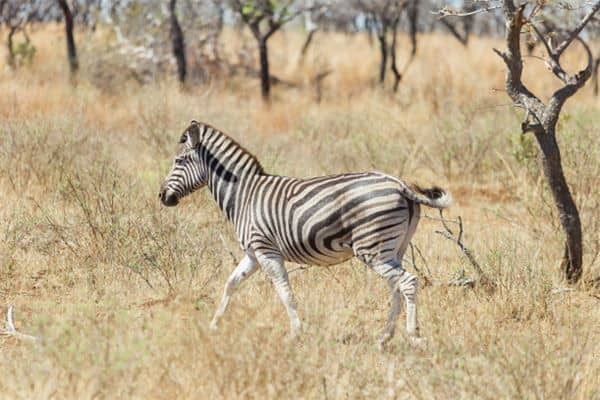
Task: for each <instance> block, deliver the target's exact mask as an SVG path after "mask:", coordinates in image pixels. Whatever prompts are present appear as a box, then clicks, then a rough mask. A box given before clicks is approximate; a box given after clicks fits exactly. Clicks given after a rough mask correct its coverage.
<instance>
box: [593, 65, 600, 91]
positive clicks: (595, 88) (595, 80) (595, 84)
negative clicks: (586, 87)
mask: <svg viewBox="0 0 600 400" xmlns="http://www.w3.org/2000/svg"><path fill="white" fill-rule="evenodd" d="M598 69H600V57H598V58H596V60H595V61H594V68H593V69H592V88H593V91H594V96H598Z"/></svg>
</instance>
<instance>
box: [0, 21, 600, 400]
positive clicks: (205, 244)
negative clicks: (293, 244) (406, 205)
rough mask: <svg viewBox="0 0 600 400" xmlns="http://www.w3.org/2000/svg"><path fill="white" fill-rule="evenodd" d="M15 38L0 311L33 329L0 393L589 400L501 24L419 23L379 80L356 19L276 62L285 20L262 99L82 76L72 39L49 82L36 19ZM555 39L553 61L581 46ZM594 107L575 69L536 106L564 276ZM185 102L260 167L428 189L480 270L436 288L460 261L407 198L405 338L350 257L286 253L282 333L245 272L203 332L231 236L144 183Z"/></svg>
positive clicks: (592, 390) (3, 114)
mask: <svg viewBox="0 0 600 400" xmlns="http://www.w3.org/2000/svg"><path fill="white" fill-rule="evenodd" d="M81 35H83V33H82V34H81ZM3 37H4V36H3ZM80 37H81V36H80ZM32 40H33V42H34V44H35V45H36V47H37V54H36V56H35V59H34V64H33V65H31V66H28V67H27V66H26V67H23V68H21V69H19V70H18V71H16V72H13V71H10V70H9V69H8V68H6V66H5V64H1V65H0V311H1V313H2V315H4V313H5V312H6V309H7V307H8V305H10V304H12V305H14V309H15V323H16V325H17V329H18V330H19V331H20V332H22V333H27V334H31V335H36V336H38V337H39V338H40V340H38V341H37V342H31V341H27V340H20V339H18V338H15V337H10V336H6V337H0V398H2V399H4V398H6V399H48V398H53V399H66V398H69V399H70V398H73V399H92V398H94V399H98V398H105V399H116V398H127V399H129V398H132V399H135V398H138V399H142V398H143V399H175V398H178V399H220V398H223V399H237V398H256V399H264V398H270V399H271V398H272V399H281V398H307V399H313V398H319V399H356V398H369V399H380V398H390V399H391V398H397V399H413V398H414V399H474V398H477V399H586V400H587V399H600V292H599V291H598V289H597V288H593V287H591V286H590V285H588V284H586V283H581V284H579V285H577V286H575V287H572V288H571V289H572V290H561V289H562V288H565V287H566V284H565V282H564V281H563V280H562V275H561V273H560V270H559V263H560V258H561V255H562V234H561V231H560V229H559V226H558V218H557V215H556V211H555V209H554V206H553V203H552V199H551V196H550V193H549V191H548V189H547V187H546V186H545V182H544V180H543V178H542V177H541V174H540V169H539V168H538V166H537V162H536V153H537V151H536V145H535V143H534V142H533V141H532V140H531V139H532V138H531V137H528V136H522V135H521V133H520V118H521V114H520V112H519V111H518V110H515V109H513V107H511V106H510V105H509V100H508V98H507V96H506V94H505V93H504V92H503V91H502V89H503V79H504V70H503V65H502V63H501V60H500V59H499V58H498V57H497V56H495V55H494V53H493V52H492V47H494V46H496V47H503V44H502V42H501V41H496V40H491V39H474V40H473V42H472V43H471V44H470V47H469V48H468V49H464V48H462V47H461V46H460V45H459V44H458V43H457V42H456V41H454V40H452V39H450V38H449V37H446V36H441V35H440V36H437V35H426V36H423V37H421V40H420V48H419V53H418V57H417V59H416V60H415V61H414V63H413V64H412V65H411V67H410V69H409V70H408V71H407V73H406V76H405V78H404V80H403V81H402V83H401V85H400V89H399V91H398V93H396V94H392V93H391V89H390V87H389V86H390V85H391V82H390V83H388V87H386V88H385V89H382V88H380V87H378V86H377V85H375V84H374V77H375V76H376V72H377V62H378V58H377V56H378V52H377V48H375V47H370V46H369V44H368V41H367V40H366V38H365V37H360V36H354V37H353V36H345V35H341V34H340V35H338V34H333V33H331V34H322V33H319V34H318V35H317V37H316V38H315V43H314V47H313V48H312V49H311V55H310V56H309V58H308V59H307V60H306V62H305V63H304V64H303V65H302V66H299V65H298V62H297V54H298V52H299V48H300V45H301V41H302V36H301V35H300V34H295V33H293V32H286V33H280V34H277V35H276V36H275V37H274V38H273V40H272V42H271V44H270V46H271V47H270V50H271V56H272V71H273V73H274V74H276V75H278V76H279V77H282V78H285V79H288V80H293V81H296V82H303V85H302V86H301V87H300V88H297V89H288V88H280V87H275V88H274V94H273V104H272V106H271V107H265V106H263V105H262V104H261V101H260V98H259V88H258V82H257V81H256V80H255V79H253V80H251V81H248V80H245V79H243V78H235V79H231V80H227V81H213V82H211V83H209V84H206V85H195V86H193V87H191V88H188V89H186V90H181V89H180V88H179V86H178V85H177V83H176V82H174V81H172V80H171V79H162V80H160V81H157V82H156V83H153V84H150V85H146V86H143V87H140V86H138V85H135V84H124V85H123V86H120V87H118V88H116V89H115V88H114V87H113V88H112V89H111V90H106V89H102V88H98V87H97V86H94V85H92V84H91V83H90V82H91V79H88V75H87V74H88V72H87V71H88V69H87V66H88V65H89V63H90V60H93V57H95V56H96V52H95V51H94V50H93V48H92V47H91V46H86V45H83V44H82V45H80V58H81V63H82V70H81V73H80V77H79V82H78V84H77V86H76V87H73V86H72V85H70V84H69V78H68V70H67V64H66V56H65V54H64V52H65V50H64V47H65V46H64V42H63V40H64V38H63V35H62V30H61V29H60V27H48V28H45V29H40V30H38V31H36V32H34V34H33V36H32ZM91 40H92V41H93V38H92V39H91ZM406 43H407V40H406V39H405V38H403V39H402V41H401V46H402V47H401V50H400V57H401V62H400V63H401V64H402V59H403V57H406V49H407V45H406ZM236 45H237V44H236V40H235V38H234V36H233V33H228V36H227V46H228V47H230V48H231V49H234V48H235V46H236ZM57 49H59V50H57ZM232 54H233V50H232ZM567 57H569V59H570V63H569V65H571V66H577V65H578V61H580V58H581V53H579V52H578V51H577V50H575V49H574V50H573V52H572V53H571V54H568V55H567ZM0 58H1V59H2V62H3V63H4V60H5V59H6V57H5V54H3V53H2V54H0ZM525 62H526V73H527V75H526V82H527V83H528V84H529V85H530V86H531V87H532V88H533V90H534V92H536V93H538V94H539V95H540V96H547V95H548V94H549V93H551V90H552V89H553V88H556V87H558V84H559V82H558V81H557V80H556V79H554V78H553V77H552V76H551V74H550V73H549V72H548V71H546V70H545V68H544V66H543V62H541V61H539V60H537V59H535V58H528V59H526V60H525ZM322 67H328V68H331V69H332V70H333V71H334V73H333V74H332V75H331V76H330V77H328V78H327V79H326V80H325V84H324V97H323V101H322V102H321V103H320V104H317V102H315V100H314V89H313V88H312V87H311V86H310V84H309V83H307V82H308V78H307V77H309V76H310V75H311V74H313V73H314V72H315V71H317V70H318V68H322ZM107 84H108V82H107ZM495 89H498V90H495ZM599 107H600V100H599V99H598V98H595V97H593V95H592V91H591V88H590V87H589V86H588V87H585V88H584V89H582V90H581V91H580V93H578V94H577V95H576V96H575V97H574V98H572V99H571V100H570V101H569V102H568V103H567V105H566V107H565V109H564V111H563V113H562V117H561V120H560V123H559V140H560V144H561V147H562V151H563V153H562V156H563V163H564V168H565V173H566V175H567V179H568V181H569V183H570V185H571V188H572V190H573V192H574V196H575V198H576V201H577V204H578V206H579V209H580V212H581V217H582V220H583V225H584V235H585V239H584V240H585V242H584V246H585V253H584V266H585V272H584V281H586V280H590V279H592V278H595V277H597V276H599V275H600V256H599V253H600V218H599V217H600V211H599V210H600V145H599V139H598V138H599V137H600V112H599ZM191 119H198V120H201V121H205V122H209V123H211V124H213V125H215V126H216V127H219V128H221V129H223V130H224V131H226V132H229V133H230V134H231V135H232V136H233V137H234V138H236V139H237V140H238V141H239V142H241V143H242V144H244V145H245V146H246V147H247V148H248V149H250V150H251V151H253V152H254V153H255V154H256V156H257V157H258V158H259V159H260V160H261V161H262V163H263V165H264V166H265V168H266V169H267V170H268V171H270V172H272V173H276V174H281V175H293V176H300V177H308V176H314V175H321V174H329V173H337V172H346V171H360V170H372V169H377V170H382V171H385V172H388V173H391V174H393V175H396V176H400V177H403V178H404V179H406V180H408V181H414V182H419V183H421V184H423V185H429V184H439V185H441V186H442V187H444V188H447V189H448V190H449V191H451V192H452V194H453V196H454V198H455V204H454V206H453V207H452V208H451V209H450V210H448V212H446V213H445V215H446V217H448V218H456V217H458V216H462V218H463V221H464V227H465V243H466V244H467V245H468V246H469V247H470V248H471V249H472V251H473V253H474V255H475V257H476V258H477V259H478V261H479V262H480V264H481V265H482V267H483V269H484V270H485V272H486V274H488V276H489V277H490V278H491V279H493V280H494V281H496V282H497V283H498V289H497V290H496V291H495V292H494V293H492V294H488V293H486V291H484V290H483V289H480V288H475V289H470V288H464V287H454V286H449V285H448V284H447V283H448V282H449V281H451V280H452V279H454V278H455V277H457V276H459V275H460V274H461V273H462V271H464V273H465V274H466V275H467V276H473V274H474V272H473V270H472V268H471V265H470V264H469V262H468V261H467V260H466V259H465V258H464V257H463V255H462V253H461V252H460V251H459V249H458V247H457V246H456V245H455V244H453V243H452V242H450V241H448V240H446V239H445V238H443V237H442V236H441V235H439V234H436V230H440V229H441V225H440V222H439V221H436V220H435V219H428V218H423V219H422V221H421V224H420V226H419V229H418V230H417V234H416V235H415V237H414V239H413V243H414V244H415V245H416V246H418V248H419V249H420V250H421V252H422V254H423V257H424V259H425V260H426V262H425V261H423V259H422V258H420V257H417V258H416V265H417V267H418V268H419V270H420V271H421V273H422V274H425V275H426V276H427V277H428V278H429V279H430V280H431V281H432V282H433V284H431V285H429V286H426V287H423V288H422V290H421V291H420V298H419V303H420V310H419V312H420V320H421V331H422V333H423V335H424V336H425V337H426V339H427V345H426V346H425V347H424V348H415V347H413V346H411V345H410V344H409V342H408V340H407V338H406V337H405V336H404V334H403V325H402V324H399V327H398V328H399V329H398V330H397V332H398V333H397V335H396V337H395V338H394V339H393V340H392V342H391V344H390V345H389V346H388V348H387V349H386V351H383V352H381V351H379V350H378V349H377V347H376V338H377V336H378V334H379V333H380V331H381V329H383V326H384V321H385V318H386V316H387V310H388V308H389V296H388V289H387V286H386V284H385V283H384V282H383V281H382V280H381V279H380V278H379V277H378V276H376V274H375V273H373V272H372V271H369V270H366V269H365V267H364V266H363V265H361V264H360V263H359V262H358V261H357V260H354V261H350V262H346V263H344V264H342V265H339V266H336V267H331V268H317V267H313V268H308V269H298V267H299V266H297V265H293V264H288V270H290V271H292V272H290V277H291V281H292V285H293V287H294V290H295V293H296V297H297V299H298V302H299V312H300V316H301V319H302V320H303V323H304V332H303V334H302V336H301V337H300V339H299V340H297V341H288V340H286V335H287V333H288V320H287V316H286V314H285V311H284V309H283V307H282V305H281V303H280V302H279V299H278V298H277V296H276V294H275V292H274V290H273V289H272V287H271V284H270V283H269V281H268V280H267V278H266V276H265V275H264V274H262V273H259V274H257V275H256V276H255V277H253V278H252V279H251V280H250V281H249V282H248V283H247V284H246V285H245V286H244V287H243V288H242V289H241V290H240V291H239V292H238V293H237V294H236V296H235V297H234V298H233V300H232V303H231V307H230V309H229V310H228V313H227V314H225V317H224V319H223V321H222V323H221V326H220V330H219V332H218V333H217V334H211V333H210V332H209V330H208V325H209V322H210V318H211V317H212V313H213V312H214V310H215V307H216V304H217V302H218V301H219V298H220V296H221V293H222V289H223V285H224V283H225V281H226V278H227V276H228V274H229V272H230V271H231V270H232V269H233V267H234V260H233V259H232V254H231V253H233V255H234V256H235V258H239V257H240V256H241V251H240V250H239V247H238V246H237V243H236V240H235V236H234V234H233V231H232V229H231V227H230V226H229V225H228V223H227V222H226V221H225V219H224V217H222V216H221V215H220V212H219V210H218V209H217V206H216V205H215V204H214V203H213V201H212V198H211V197H210V196H209V195H208V194H207V193H206V192H202V193H196V194H194V195H193V196H190V197H189V198H187V199H186V200H185V201H183V202H182V204H181V205H180V206H179V207H176V208H174V209H166V208H164V207H162V206H161V205H160V204H159V201H158V199H157V192H158V188H159V185H160V183H161V182H162V179H163V178H164V176H165V175H166V173H167V172H168V170H169V167H170V165H171V162H172V157H173V155H174V154H175V151H176V148H177V146H176V144H177V140H178V138H179V135H180V133H181V131H182V130H183V129H184V128H185V127H186V126H187V124H188V123H189V121H190V120H191ZM423 210H424V214H426V215H427V216H430V217H438V214H437V212H436V211H435V210H431V209H426V208H424V209H423ZM410 260H411V258H410V255H407V262H406V263H405V265H406V268H408V269H409V270H411V271H414V268H413V267H412V265H411V263H410V262H409V261H410ZM421 282H423V280H421ZM402 318H403V317H401V320H400V321H403V320H402Z"/></svg>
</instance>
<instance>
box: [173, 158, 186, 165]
mask: <svg viewBox="0 0 600 400" xmlns="http://www.w3.org/2000/svg"><path fill="white" fill-rule="evenodd" d="M183 161H184V160H183V157H177V158H176V159H175V165H181V164H183Z"/></svg>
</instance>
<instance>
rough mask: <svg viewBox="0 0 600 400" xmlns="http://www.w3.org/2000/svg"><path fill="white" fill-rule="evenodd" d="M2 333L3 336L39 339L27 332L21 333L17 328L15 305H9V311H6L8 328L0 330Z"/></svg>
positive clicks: (31, 339) (0, 333)
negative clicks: (14, 313) (14, 317)
mask: <svg viewBox="0 0 600 400" xmlns="http://www.w3.org/2000/svg"><path fill="white" fill-rule="evenodd" d="M0 335H2V336H12V337H15V338H17V339H23V340H30V341H34V342H35V341H38V340H39V338H37V337H35V336H32V335H27V334H25V333H21V332H19V331H17V329H16V328H15V323H14V321H13V306H12V305H11V306H8V311H7V312H6V328H5V329H4V330H2V331H0Z"/></svg>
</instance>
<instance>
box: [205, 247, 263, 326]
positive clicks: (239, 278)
mask: <svg viewBox="0 0 600 400" xmlns="http://www.w3.org/2000/svg"><path fill="white" fill-rule="evenodd" d="M257 269H258V262H257V261H256V259H255V258H254V257H252V256H250V255H248V254H246V255H244V258H242V260H241V261H240V263H239V264H238V266H237V267H236V268H235V269H234V270H233V272H232V273H231V275H230V276H229V279H227V283H226V284H225V289H224V290H223V297H222V298H221V302H220V303H219V307H218V308H217V311H216V312H215V315H214V317H213V319H212V322H211V323H210V329H211V330H213V331H214V330H216V329H217V326H218V323H219V319H221V317H222V316H223V314H224V313H225V310H226V309H227V305H228V304H229V300H230V299H231V296H232V295H233V293H235V291H236V290H237V288H238V287H239V286H240V285H241V284H242V283H243V282H244V281H245V280H246V279H248V278H249V277H250V276H251V275H252V274H253V273H254V272H256V270H257Z"/></svg>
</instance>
